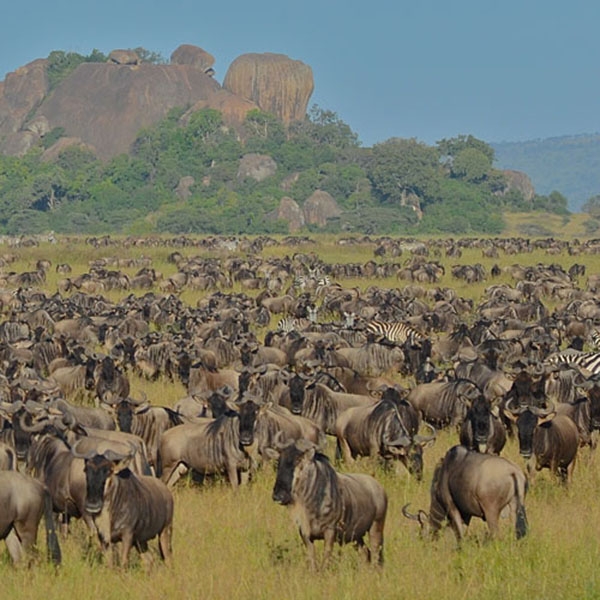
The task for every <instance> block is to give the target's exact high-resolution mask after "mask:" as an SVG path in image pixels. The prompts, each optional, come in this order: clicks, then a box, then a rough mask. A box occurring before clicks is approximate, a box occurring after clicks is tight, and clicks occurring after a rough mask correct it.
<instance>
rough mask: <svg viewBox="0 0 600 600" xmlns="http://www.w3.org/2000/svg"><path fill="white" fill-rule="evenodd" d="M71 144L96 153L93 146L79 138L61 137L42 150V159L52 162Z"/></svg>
mask: <svg viewBox="0 0 600 600" xmlns="http://www.w3.org/2000/svg"><path fill="white" fill-rule="evenodd" d="M72 146H77V147H78V148H81V149H82V150H86V151H87V152H91V153H93V154H96V149H95V148H94V147H93V146H90V145H89V144H85V143H84V142H82V141H81V140H80V139H79V138H75V137H62V138H60V139H59V140H57V141H56V142H54V144H52V146H50V148H48V149H47V150H45V151H44V153H43V154H42V160H43V161H46V162H52V161H54V160H56V159H57V158H58V157H59V155H60V153H61V152H63V150H66V149H67V148H70V147H72Z"/></svg>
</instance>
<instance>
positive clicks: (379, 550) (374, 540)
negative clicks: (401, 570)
mask: <svg viewBox="0 0 600 600" xmlns="http://www.w3.org/2000/svg"><path fill="white" fill-rule="evenodd" d="M384 525H385V521H382V520H375V521H374V522H373V525H371V529H369V546H371V555H372V557H373V559H374V560H375V561H377V564H378V565H383V527H384Z"/></svg>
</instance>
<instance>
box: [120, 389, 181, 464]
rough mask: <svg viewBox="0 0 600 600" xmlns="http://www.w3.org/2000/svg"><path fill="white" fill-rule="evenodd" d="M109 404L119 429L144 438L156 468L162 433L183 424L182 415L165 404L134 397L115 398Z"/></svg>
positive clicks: (149, 456)
mask: <svg viewBox="0 0 600 600" xmlns="http://www.w3.org/2000/svg"><path fill="white" fill-rule="evenodd" d="M109 406H111V407H112V410H113V411H114V413H115V414H116V417H117V424H118V425H119V429H120V430H121V431H124V432H126V433H133V434H134V435H137V436H139V437H140V438H142V439H143V440H144V442H145V444H146V448H147V450H148V458H149V460H150V464H151V465H152V466H153V467H154V468H155V469H156V467H157V460H158V446H159V444H160V438H161V436H162V434H163V433H164V432H165V431H167V429H170V428H171V427H175V426H176V425H182V424H183V419H182V418H181V415H179V414H177V413H176V412H175V411H174V410H172V409H170V408H167V407H165V406H151V405H150V404H149V403H148V402H141V403H140V402H136V401H135V400H133V399H132V398H115V399H114V400H113V399H111V400H110V404H109Z"/></svg>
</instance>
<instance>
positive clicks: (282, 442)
mask: <svg viewBox="0 0 600 600" xmlns="http://www.w3.org/2000/svg"><path fill="white" fill-rule="evenodd" d="M293 443H294V440H291V439H289V438H288V439H287V440H286V439H285V435H284V433H283V431H281V430H279V431H278V432H277V433H276V434H275V438H274V440H273V446H274V447H275V448H276V449H277V450H279V451H281V450H284V449H285V448H287V447H288V446H291V445H292V444H293Z"/></svg>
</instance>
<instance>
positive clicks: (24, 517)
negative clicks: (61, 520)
mask: <svg viewBox="0 0 600 600" xmlns="http://www.w3.org/2000/svg"><path fill="white" fill-rule="evenodd" d="M42 515H43V516H44V521H45V526H46V545H47V547H48V557H49V559H50V560H51V561H52V562H53V563H54V564H60V561H61V552H60V546H59V543H58V536H57V535H56V531H55V529H54V519H53V517H52V500H51V499H50V496H49V494H48V491H47V490H46V488H45V487H44V485H43V484H42V483H40V482H39V481H36V480H35V479H33V478H32V477H30V476H29V475H25V474H23V473H19V472H18V471H0V539H3V540H4V541H5V543H6V547H7V548H8V553H9V554H10V558H11V560H12V561H13V563H17V562H19V561H20V560H22V559H23V557H24V555H25V553H26V552H27V551H28V550H29V549H30V548H31V547H32V546H33V545H34V544H35V542H36V539H37V531H38V526H39V523H40V520H41V518H42Z"/></svg>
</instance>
